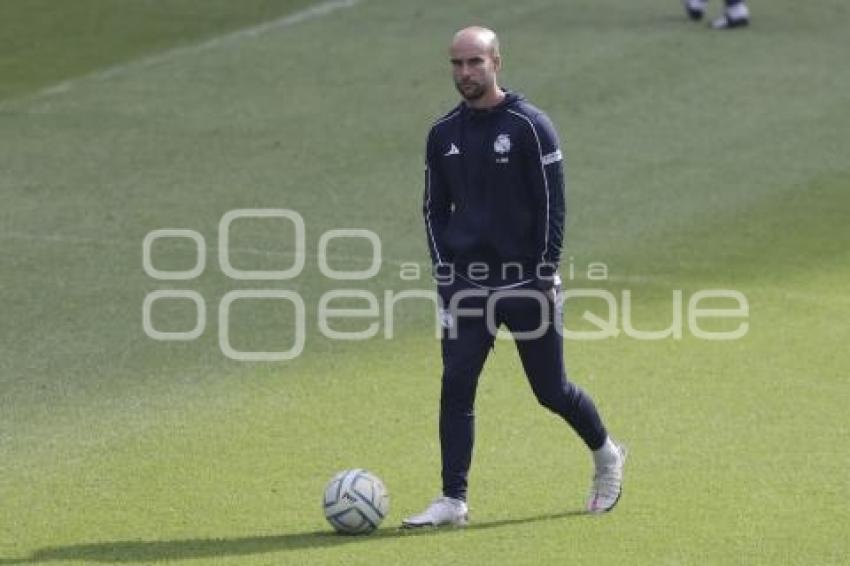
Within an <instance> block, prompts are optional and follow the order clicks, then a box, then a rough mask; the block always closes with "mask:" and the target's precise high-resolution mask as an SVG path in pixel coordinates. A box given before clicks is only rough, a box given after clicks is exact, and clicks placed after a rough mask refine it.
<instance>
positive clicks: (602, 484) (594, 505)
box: [587, 443, 627, 513]
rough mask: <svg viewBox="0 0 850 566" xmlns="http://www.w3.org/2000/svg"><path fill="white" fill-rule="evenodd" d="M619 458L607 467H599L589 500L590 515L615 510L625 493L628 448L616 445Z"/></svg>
mask: <svg viewBox="0 0 850 566" xmlns="http://www.w3.org/2000/svg"><path fill="white" fill-rule="evenodd" d="M615 446H616V447H617V452H619V458H618V459H617V461H616V462H614V463H612V464H609V465H607V466H603V467H598V468H597V469H596V473H595V474H593V484H592V485H591V486H590V495H589V496H588V498H587V511H588V512H589V513H605V512H606V511H610V510H611V509H613V508H614V506H615V505H616V504H617V502H618V501H619V500H620V495H621V494H622V492H623V466H624V465H625V463H626V455H627V451H626V447H625V446H623V445H622V444H616V443H615Z"/></svg>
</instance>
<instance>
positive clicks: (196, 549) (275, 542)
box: [0, 511, 586, 565]
mask: <svg viewBox="0 0 850 566" xmlns="http://www.w3.org/2000/svg"><path fill="white" fill-rule="evenodd" d="M582 515H586V513H585V512H584V511H566V512H563V513H552V514H548V515H537V516H533V517H524V518H520V519H503V520H499V521H490V522H485V523H473V524H471V525H469V526H468V527H466V528H465V529H417V530H404V529H399V528H393V527H391V528H383V529H379V530H378V531H376V532H375V533H373V534H372V535H371V536H344V535H337V534H334V533H332V532H330V531H315V532H307V533H292V534H283V535H268V536H256V537H243V538H222V539H185V540H166V541H112V542H96V543H86V544H74V545H69V546H50V547H46V548H42V549H40V550H37V551H35V552H34V553H33V554H32V555H31V556H29V557H26V558H0V565H6V564H39V563H42V562H53V561H60V560H79V561H87V562H119V563H120V562H156V561H166V560H189V559H195V558H212V557H223V556H243V555H249V554H263V553H268V552H285V551H290V550H298V549H302V548H318V547H325V546H339V545H343V544H366V543H370V542H372V543H374V542H377V541H381V540H386V539H395V538H399V537H420V536H437V535H451V534H452V533H458V532H461V531H467V532H468V531H478V530H485V529H494V528H499V527H510V526H514V525H522V524H526V523H536V522H540V521H554V520H558V519H565V518H567V517H578V516H582Z"/></svg>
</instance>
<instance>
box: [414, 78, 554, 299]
mask: <svg viewBox="0 0 850 566" xmlns="http://www.w3.org/2000/svg"><path fill="white" fill-rule="evenodd" d="M425 177H426V178H425V195H424V204H423V214H424V217H425V227H426V231H427V237H428V246H429V248H430V251H431V259H432V261H433V263H434V265H435V267H436V268H437V270H438V271H439V269H440V268H441V267H446V266H453V268H454V270H455V271H456V272H457V273H459V274H463V273H465V272H468V271H469V266H470V265H471V264H474V263H475V264H485V265H487V266H488V269H489V274H490V275H489V276H488V277H487V279H486V283H488V284H503V283H506V282H508V283H509V282H511V281H512V280H515V279H516V275H515V274H516V271H517V270H515V269H512V270H505V269H503V266H504V265H506V264H511V265H515V264H519V265H521V266H522V269H521V271H522V274H521V277H522V278H524V279H532V278H534V277H535V274H537V275H539V274H540V273H544V274H548V275H551V274H552V273H553V272H554V270H555V269H557V265H558V262H559V260H560V255H561V244H562V240H563V233H564V216H565V205H564V173H563V156H562V153H561V149H560V146H559V142H558V135H557V133H556V132H555V128H554V126H553V125H552V122H551V121H550V120H549V118H548V116H546V114H544V113H543V112H542V111H541V110H539V109H538V108H536V107H534V106H533V105H531V104H530V103H529V102H527V101H526V100H525V99H524V98H523V96H522V95H520V94H517V93H512V92H506V96H505V98H504V100H503V101H502V102H501V103H500V104H498V105H497V106H495V107H493V108H489V109H486V110H476V109H473V108H470V107H469V106H467V105H466V104H465V103H461V104H460V105H458V106H457V107H456V108H454V109H453V110H452V111H451V112H449V113H448V114H446V115H445V116H443V117H442V118H441V119H439V120H437V121H436V122H435V123H434V125H433V126H432V127H431V131H430V132H429V134H428V142H427V150H426V166H425ZM541 265H542V266H543V267H542V268H538V266H541Z"/></svg>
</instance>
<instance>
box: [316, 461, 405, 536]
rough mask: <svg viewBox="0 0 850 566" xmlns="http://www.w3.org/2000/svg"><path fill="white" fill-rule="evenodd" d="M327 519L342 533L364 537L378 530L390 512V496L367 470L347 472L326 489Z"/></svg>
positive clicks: (378, 480) (336, 477) (333, 479)
mask: <svg viewBox="0 0 850 566" xmlns="http://www.w3.org/2000/svg"><path fill="white" fill-rule="evenodd" d="M323 505H324V509H325V518H326V519H327V520H328V522H329V523H330V524H331V526H332V527H333V528H334V530H335V531H336V532H338V533H343V534H347V535H361V534H367V533H371V532H372V531H374V530H375V529H377V528H378V525H380V524H381V521H383V520H384V517H386V516H387V511H389V509H390V495H389V494H388V493H387V488H385V487H384V484H383V482H381V480H380V479H378V477H377V476H375V475H374V474H371V473H369V472H367V471H366V470H361V469H355V470H344V471H342V472H340V473H338V474H337V475H335V476H334V477H333V478H332V479H331V481H329V482H328V485H327V487H326V488H325V497H324V501H323Z"/></svg>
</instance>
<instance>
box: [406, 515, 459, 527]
mask: <svg viewBox="0 0 850 566" xmlns="http://www.w3.org/2000/svg"><path fill="white" fill-rule="evenodd" d="M468 524H469V515H465V516H464V517H463V518H461V519H460V520H459V521H453V522H449V523H442V524H440V525H435V524H434V523H406V522H404V521H402V523H401V528H402V529H408V530H415V529H440V528H443V527H454V528H458V529H460V528H463V527H465V526H467V525H468Z"/></svg>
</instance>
